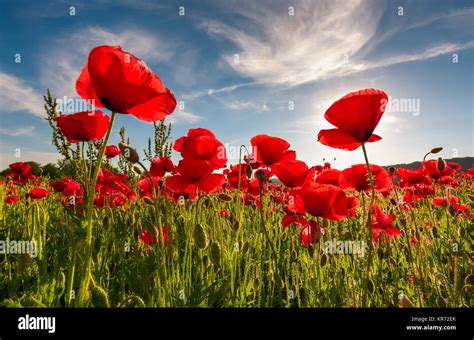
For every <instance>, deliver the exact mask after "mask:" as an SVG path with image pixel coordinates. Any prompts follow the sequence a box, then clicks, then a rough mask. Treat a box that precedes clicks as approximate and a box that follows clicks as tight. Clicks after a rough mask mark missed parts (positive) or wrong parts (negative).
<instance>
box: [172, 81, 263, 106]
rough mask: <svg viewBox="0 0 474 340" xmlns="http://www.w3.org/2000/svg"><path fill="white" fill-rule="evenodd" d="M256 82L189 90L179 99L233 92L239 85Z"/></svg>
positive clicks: (248, 84) (249, 83)
mask: <svg viewBox="0 0 474 340" xmlns="http://www.w3.org/2000/svg"><path fill="white" fill-rule="evenodd" d="M256 84H258V83H257V82H254V81H252V82H246V83H241V84H234V85H229V86H223V87H219V88H210V89H207V90H202V91H194V92H191V93H190V94H187V95H186V94H185V95H183V96H181V97H180V99H182V100H188V101H191V100H194V99H197V98H200V97H204V96H212V95H215V94H218V93H228V92H233V91H235V90H237V89H239V88H241V87H244V86H252V85H256Z"/></svg>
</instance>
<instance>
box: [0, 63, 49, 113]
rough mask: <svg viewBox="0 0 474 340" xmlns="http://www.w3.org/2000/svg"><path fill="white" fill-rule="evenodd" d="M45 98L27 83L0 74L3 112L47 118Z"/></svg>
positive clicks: (0, 98) (0, 105)
mask: <svg viewBox="0 0 474 340" xmlns="http://www.w3.org/2000/svg"><path fill="white" fill-rule="evenodd" d="M43 105H44V104H43V98H42V97H41V95H40V94H38V93H37V92H36V91H35V90H34V89H33V88H32V87H30V86H29V85H28V84H27V83H26V82H25V81H23V80H22V79H20V78H17V77H15V76H14V75H11V74H7V73H3V72H0V107H1V108H2V112H17V111H28V112H30V113H32V114H34V115H35V116H37V117H41V118H44V117H46V112H44V109H43Z"/></svg>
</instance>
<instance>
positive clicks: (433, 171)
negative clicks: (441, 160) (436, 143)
mask: <svg viewBox="0 0 474 340" xmlns="http://www.w3.org/2000/svg"><path fill="white" fill-rule="evenodd" d="M423 168H424V169H425V171H426V173H427V175H428V176H430V177H431V178H433V179H439V178H441V177H443V176H452V175H453V174H454V173H455V172H456V170H454V169H453V168H451V167H449V166H446V167H445V168H444V169H443V171H439V169H438V160H436V159H433V160H430V161H424V162H423Z"/></svg>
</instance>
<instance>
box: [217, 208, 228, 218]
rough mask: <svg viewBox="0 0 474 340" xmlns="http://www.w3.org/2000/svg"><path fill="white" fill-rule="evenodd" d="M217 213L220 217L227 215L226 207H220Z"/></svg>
mask: <svg viewBox="0 0 474 340" xmlns="http://www.w3.org/2000/svg"><path fill="white" fill-rule="evenodd" d="M219 215H221V217H229V211H228V210H227V209H221V210H219Z"/></svg>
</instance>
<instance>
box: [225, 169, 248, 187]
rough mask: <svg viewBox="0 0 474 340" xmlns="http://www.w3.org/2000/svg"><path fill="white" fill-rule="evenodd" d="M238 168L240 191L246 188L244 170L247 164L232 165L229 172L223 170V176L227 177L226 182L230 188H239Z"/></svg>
mask: <svg viewBox="0 0 474 340" xmlns="http://www.w3.org/2000/svg"><path fill="white" fill-rule="evenodd" d="M239 168H240V188H241V189H242V190H245V189H246V188H247V186H248V181H249V180H248V178H247V175H246V173H247V172H246V170H247V164H245V163H243V164H240V165H239V164H232V165H231V166H230V170H229V169H226V170H228V171H225V170H224V174H225V175H226V177H227V180H228V181H229V184H230V186H231V187H232V188H234V189H236V188H237V187H238V186H239Z"/></svg>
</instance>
